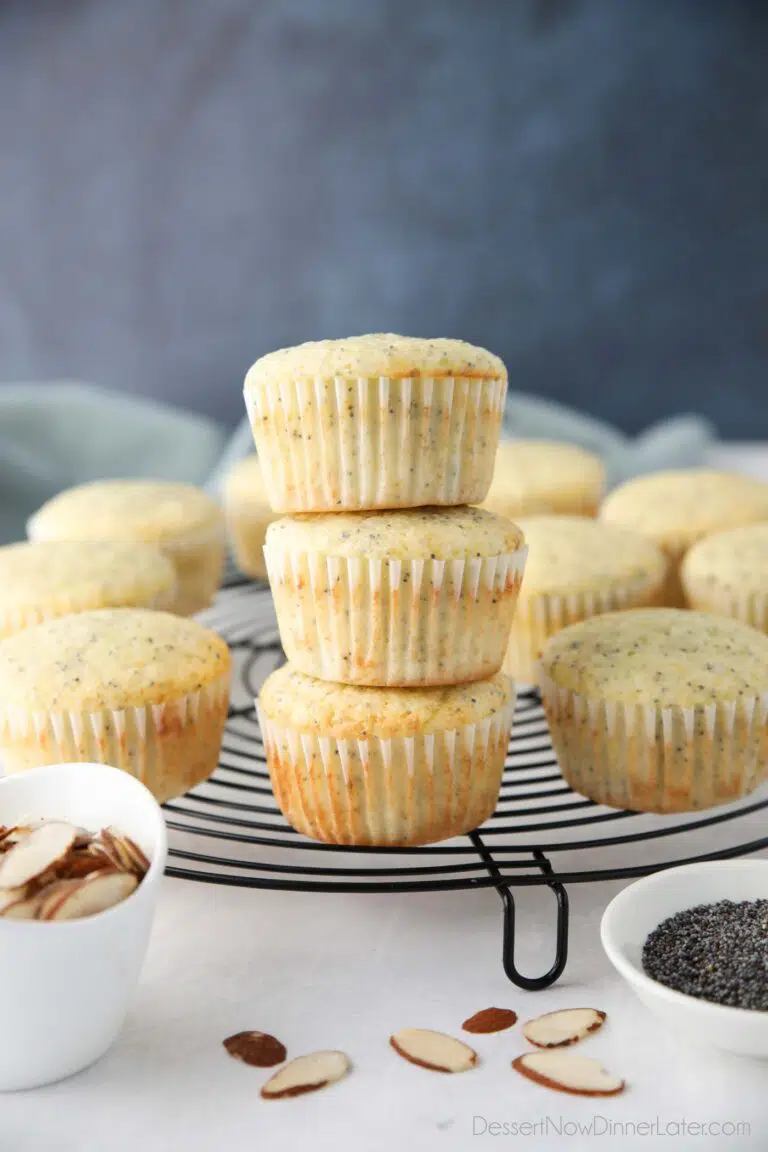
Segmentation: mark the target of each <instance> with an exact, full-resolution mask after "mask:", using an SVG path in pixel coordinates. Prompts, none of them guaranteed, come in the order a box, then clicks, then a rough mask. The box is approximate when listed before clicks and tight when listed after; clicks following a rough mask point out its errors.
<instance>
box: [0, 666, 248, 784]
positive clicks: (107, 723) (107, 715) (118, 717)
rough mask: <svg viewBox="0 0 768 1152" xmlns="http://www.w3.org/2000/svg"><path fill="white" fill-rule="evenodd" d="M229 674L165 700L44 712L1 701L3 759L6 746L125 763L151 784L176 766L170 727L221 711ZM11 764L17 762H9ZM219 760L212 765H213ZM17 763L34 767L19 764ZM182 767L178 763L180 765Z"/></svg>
mask: <svg viewBox="0 0 768 1152" xmlns="http://www.w3.org/2000/svg"><path fill="white" fill-rule="evenodd" d="M229 682H230V675H229V673H227V674H226V675H224V676H220V677H219V678H218V679H217V680H214V681H212V682H211V683H210V684H206V685H204V686H203V687H202V688H199V689H197V690H196V691H194V692H189V693H187V694H186V695H184V696H179V697H176V698H175V699H172V700H169V701H168V702H166V703H163V704H145V705H141V706H138V707H134V708H103V709H97V710H92V711H78V710H77V709H68V710H65V711H56V712H43V711H32V712H29V711H26V710H25V709H21V708H3V707H2V704H1V703H0V760H1V759H2V758H3V753H4V751H5V750H6V749H7V750H9V751H10V753H11V756H12V757H13V758H14V759H15V756H14V750H15V749H17V748H18V747H19V746H29V747H30V751H31V749H34V752H35V755H37V756H38V758H39V761H38V762H40V763H43V762H44V763H48V764H56V763H67V762H69V761H73V760H75V761H94V762H98V763H103V764H110V765H112V766H113V767H116V768H122V769H123V770H124V771H126V772H129V773H130V774H131V775H132V776H136V777H137V778H138V779H139V780H141V781H142V782H143V783H144V784H146V785H147V786H148V787H149V788H150V789H153V788H154V785H155V784H156V782H157V780H158V779H160V778H162V777H163V775H164V773H165V772H166V771H167V770H170V771H173V769H174V766H173V765H167V764H166V763H165V758H164V748H163V735H164V730H165V729H170V728H172V729H173V730H174V731H177V730H178V729H179V728H184V727H189V729H190V734H191V735H192V733H193V732H194V728H195V726H196V725H197V724H198V723H200V722H204V719H205V717H206V715H207V714H209V713H211V712H213V713H217V714H218V713H220V712H221V710H222V708H224V707H226V703H227V701H228V699H229ZM9 766H12V765H9ZM214 766H215V765H213V764H212V765H211V770H212V769H213V767H214ZM17 767H32V764H31V763H30V764H23V765H21V764H19V765H17ZM175 767H176V769H178V765H176V766H175Z"/></svg>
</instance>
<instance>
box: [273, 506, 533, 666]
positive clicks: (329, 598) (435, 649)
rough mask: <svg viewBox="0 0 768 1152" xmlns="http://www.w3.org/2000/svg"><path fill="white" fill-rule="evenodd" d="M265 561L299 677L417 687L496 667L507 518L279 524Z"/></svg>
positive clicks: (387, 516)
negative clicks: (299, 672)
mask: <svg viewBox="0 0 768 1152" xmlns="http://www.w3.org/2000/svg"><path fill="white" fill-rule="evenodd" d="M265 556H266V560H267V568H268V571H269V582H270V585H271V588H272V595H273V597H274V601H275V608H276V610H277V619H278V624H279V626H280V638H281V640H282V644H283V648H284V649H285V652H286V655H287V656H288V659H289V660H290V661H291V663H292V664H293V665H294V667H295V668H297V669H298V670H299V671H301V672H305V673H306V674H307V675H309V676H317V677H319V678H320V679H323V680H335V681H339V682H341V683H344V684H358V685H368V686H378V687H417V686H422V687H423V686H427V685H439V684H459V683H463V682H465V681H468V680H480V679H482V678H483V677H486V676H492V675H493V673H494V672H498V670H499V668H500V667H501V662H502V660H503V659H504V651H505V648H506V643H507V637H508V635H509V628H510V624H511V622H512V616H513V614H514V611H515V604H516V602H517V596H518V592H519V590H520V581H521V579H522V575H523V566H524V563H525V547H524V541H523V535H522V532H521V531H520V529H519V528H517V527H516V526H515V525H514V524H512V523H511V521H509V520H504V519H502V518H501V517H500V516H494V515H493V514H492V513H491V512H485V511H483V510H482V509H480V508H466V507H463V508H444V509H437V508H420V509H406V510H403V511H399V512H374V513H364V512H345V513H335V514H334V513H326V514H323V513H316V514H314V515H303V516H288V517H286V518H285V519H283V520H277V521H275V522H274V523H273V524H271V525H270V527H269V529H268V531H267V544H266V548H265Z"/></svg>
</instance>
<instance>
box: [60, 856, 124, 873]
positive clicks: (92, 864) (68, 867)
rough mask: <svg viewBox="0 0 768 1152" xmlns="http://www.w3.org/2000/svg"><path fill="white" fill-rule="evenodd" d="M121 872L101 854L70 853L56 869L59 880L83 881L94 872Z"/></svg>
mask: <svg viewBox="0 0 768 1152" xmlns="http://www.w3.org/2000/svg"><path fill="white" fill-rule="evenodd" d="M114 871H122V869H115V865H114V864H113V863H112V861H111V860H110V859H109V857H108V856H105V855H104V853H103V852H89V851H79V852H70V853H69V855H68V856H66V857H65V858H64V860H62V862H61V864H60V865H59V867H58V868H57V869H56V876H57V877H58V879H59V880H84V879H85V877H86V876H93V875H94V874H95V873H96V872H114Z"/></svg>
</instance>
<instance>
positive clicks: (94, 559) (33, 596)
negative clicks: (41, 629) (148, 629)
mask: <svg viewBox="0 0 768 1152" xmlns="http://www.w3.org/2000/svg"><path fill="white" fill-rule="evenodd" d="M175 596H176V573H175V571H174V567H173V565H172V564H171V562H170V560H168V559H166V557H165V556H164V555H163V554H162V552H160V550H159V549H157V548H153V547H152V545H150V544H135V543H129V542H127V541H114V542H112V541H109V540H84V541H82V542H76V541H71V540H49V541H45V542H41V543H39V544H24V543H22V544H8V545H6V546H5V547H4V548H0V639H2V638H3V637H4V636H10V635H11V634H12V633H13V632H19V631H21V629H22V628H29V627H30V626H31V625H33V624H40V623H41V622H42V621H43V620H52V619H53V618H54V617H56V616H67V615H69V614H70V613H71V612H87V611H88V610H89V609H92V608H158V609H161V608H168V607H170V606H171V605H172V603H173V601H174V598H175Z"/></svg>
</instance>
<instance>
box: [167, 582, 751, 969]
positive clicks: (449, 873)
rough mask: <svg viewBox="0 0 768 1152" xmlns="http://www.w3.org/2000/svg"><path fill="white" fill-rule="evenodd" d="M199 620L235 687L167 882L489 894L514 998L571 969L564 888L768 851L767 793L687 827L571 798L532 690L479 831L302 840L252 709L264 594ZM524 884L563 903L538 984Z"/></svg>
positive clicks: (232, 598)
mask: <svg viewBox="0 0 768 1152" xmlns="http://www.w3.org/2000/svg"><path fill="white" fill-rule="evenodd" d="M201 620H202V621H203V622H204V623H206V624H207V625H209V626H210V627H212V628H215V629H216V630H217V631H218V632H220V633H221V635H222V636H223V637H224V638H225V639H226V640H227V642H228V643H229V645H230V647H231V648H232V651H233V654H234V657H235V675H234V679H233V689H232V699H231V707H230V714H229V720H228V722H227V727H226V732H225V735H224V741H223V745H222V749H221V759H220V762H219V766H218V768H217V770H216V772H215V774H214V775H213V777H212V778H211V779H210V780H209V781H207V782H206V783H205V784H203V785H200V786H199V787H197V788H195V789H193V790H192V791H191V792H189V793H187V794H186V795H185V796H183V797H181V798H180V799H178V800H175V801H173V802H171V803H168V804H166V806H165V811H166V819H167V824H168V829H169V833H170V862H169V867H168V874H169V875H171V876H176V877H180V878H183V879H188V880H200V881H205V882H208V883H212V884H228V885H236V886H243V887H251V888H276V889H287V890H294V891H311V892H318V893H322V892H370V893H377V892H425V891H441V890H447V889H462V888H487V887H492V888H495V889H496V890H497V892H498V893H499V895H500V897H501V900H502V907H503V926H504V935H503V948H502V960H503V964H504V970H505V972H506V973H507V976H508V977H509V979H510V980H511V981H512V982H513V983H515V984H516V985H518V986H519V987H521V988H526V989H534V990H535V989H540V988H546V987H548V986H549V985H551V984H553V983H554V982H555V981H556V980H557V979H558V977H559V976H560V975H561V974H562V972H563V969H564V968H565V965H566V961H567V956H568V893H567V888H566V885H568V884H576V883H586V882H593V881H599V880H617V879H631V878H633V877H637V876H643V875H646V874H648V873H650V872H653V871H657V870H659V869H662V868H669V867H672V866H674V865H676V864H684V863H689V862H692V861H697V860H713V859H724V858H727V857H731V856H739V855H745V854H747V853H750V852H756V851H758V850H760V849H762V848H765V847H768V835H766V818H765V812H766V809H768V789H765V788H764V789H763V790H761V791H759V792H757V793H753V795H752V796H750V797H747V798H746V799H745V800H742V801H740V802H737V803H734V804H729V805H727V806H724V807H722V808H717V809H714V810H709V811H705V812H700V813H687V814H686V815H685V816H652V815H646V814H641V813H633V812H627V811H617V810H614V809H609V808H604V807H601V806H600V805H597V804H594V803H593V802H592V801H590V800H586V799H585V798H584V797H582V796H579V795H578V794H576V793H575V792H572V791H571V789H570V788H569V787H568V785H567V784H566V783H565V781H564V780H563V778H562V776H561V775H560V773H559V771H558V768H557V761H556V759H555V756H554V753H553V751H552V745H551V743H550V740H549V734H548V730H547V722H546V719H545V717H544V713H543V711H542V709H541V706H540V703H539V700H538V697H537V695H536V693H535V691H534V690H528V691H522V692H520V693H519V694H518V700H517V707H516V713H515V723H514V726H513V730H512V737H511V740H510V745H509V752H508V755H507V760H506V767H505V771H504V779H503V782H502V785H501V794H500V797H499V803H498V806H497V808H496V811H495V813H494V815H493V816H492V817H491V819H490V820H488V821H487V822H486V823H485V824H484V825H483V826H482V827H481V828H479V829H477V830H476V831H474V832H472V833H470V834H469V835H468V836H463V837H460V838H457V839H455V840H450V841H447V842H445V843H441V844H435V845H431V846H428V847H423V848H398V849H390V848H352V847H333V846H331V845H325V844H318V843H315V842H314V841H311V840H309V839H307V838H306V837H304V836H302V835H300V834H299V833H297V832H296V831H294V829H293V828H291V827H290V825H288V824H287V822H286V821H285V819H284V818H283V816H282V814H281V813H280V811H279V809H278V807H277V804H276V803H275V799H274V797H273V795H272V790H271V788H270V784H269V774H268V772H267V767H266V762H265V757H264V746H263V744H262V740H261V734H260V732H259V725H258V721H257V718H256V712H255V709H254V706H253V700H254V697H255V696H256V695H257V693H258V691H259V687H260V685H261V683H262V682H263V680H264V679H265V677H266V676H267V675H268V674H269V673H270V672H271V671H272V670H273V669H274V668H276V667H278V666H279V665H280V664H281V663H282V662H283V661H284V659H285V657H284V654H283V652H282V649H281V647H280V640H279V636H278V631H277V624H276V620H275V615H274V609H273V606H272V599H271V596H270V594H269V590H268V589H266V588H265V587H263V586H262V585H257V584H253V583H250V582H247V581H244V580H243V579H242V578H239V577H237V576H236V575H234V574H233V575H231V576H230V579H229V581H228V583H227V586H226V587H225V588H224V589H223V590H222V592H221V593H220V595H219V597H218V599H217V602H216V604H215V605H214V607H213V608H211V609H210V610H209V611H208V612H206V613H205V614H204V615H203V616H201ZM716 828H717V829H718V834H717V847H716V848H713V832H714V830H715V829H716ZM526 885H529V886H530V885H545V886H546V887H548V888H549V889H550V890H551V891H552V893H553V894H554V896H555V900H556V905H555V906H556V940H555V956H554V959H553V962H552V964H551V966H550V968H549V970H548V971H546V972H544V973H543V974H542V975H540V976H526V975H523V974H522V973H520V972H519V971H518V970H517V968H516V966H515V902H514V896H513V889H514V888H516V887H519V886H526Z"/></svg>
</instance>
